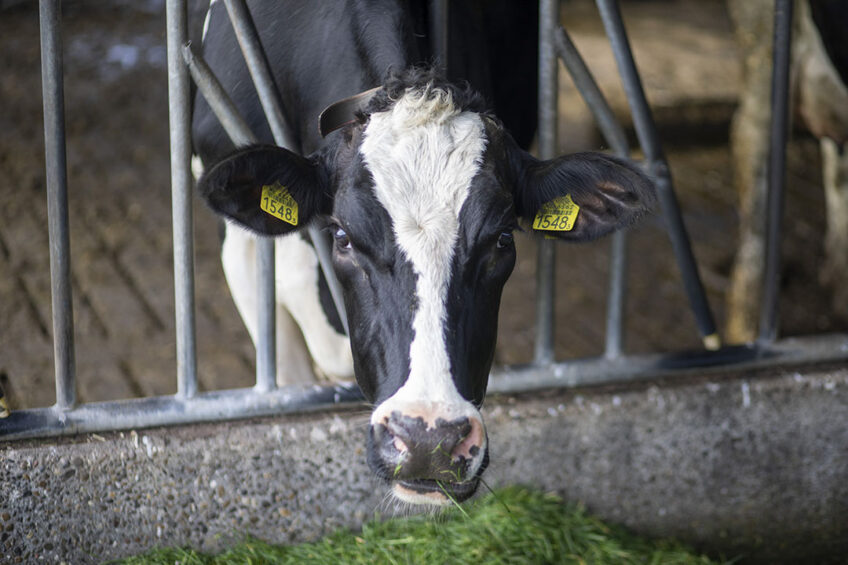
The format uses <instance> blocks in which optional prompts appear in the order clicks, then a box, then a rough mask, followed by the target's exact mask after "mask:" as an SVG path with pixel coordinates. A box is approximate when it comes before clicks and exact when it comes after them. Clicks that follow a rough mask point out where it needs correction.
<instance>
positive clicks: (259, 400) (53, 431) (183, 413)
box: [0, 334, 848, 441]
mask: <svg viewBox="0 0 848 565" xmlns="http://www.w3.org/2000/svg"><path fill="white" fill-rule="evenodd" d="M846 361H848V334H832V335H825V336H816V337H812V338H810V337H806V338H795V339H786V340H779V341H775V342H773V343H771V344H768V346H767V347H760V346H758V345H753V346H739V347H727V348H723V349H721V350H720V351H716V352H710V351H695V352H682V353H671V354H649V355H633V356H624V357H620V358H618V359H605V358H602V357H595V358H590V359H578V360H570V361H568V362H565V363H556V364H553V365H550V366H547V367H540V366H538V365H527V366H522V367H507V368H502V369H500V370H497V371H495V372H493V373H492V375H491V376H490V378H489V387H488V389H489V393H490V394H516V393H523V392H532V391H538V390H545V389H562V388H571V387H577V386H597V385H604V384H613V383H627V382H645V381H651V380H655V379H658V378H664V377H668V376H672V375H674V376H678V375H692V376H701V377H702V376H708V375H726V374H727V373H728V372H729V371H730V370H731V369H732V370H738V371H752V370H761V369H776V368H779V369H780V370H781V371H788V370H793V369H795V368H800V367H803V366H812V365H820V364H821V363H844V362H846ZM361 402H362V396H361V393H360V391H359V389H358V387H357V386H356V385H355V384H353V383H351V384H348V385H340V386H336V387H313V386H307V387H303V386H288V387H281V388H279V389H277V390H275V391H272V392H270V393H265V394H259V393H257V392H256V391H255V390H253V389H249V388H248V389H238V390H229V391H216V392H208V393H200V394H198V395H197V396H196V397H195V398H194V399H192V400H190V401H185V400H183V399H181V398H179V397H176V396H166V397H161V396H160V397H155V398H142V399H132V400H122V401H117V402H102V403H88V404H84V405H82V406H80V407H78V408H76V409H74V410H71V411H69V412H66V413H63V414H59V413H57V412H56V411H55V410H52V409H49V408H43V409H34V410H18V411H14V412H12V413H11V414H10V415H9V417H8V418H5V419H0V441H6V440H17V439H27V438H37V437H48V436H60V435H73V434H80V433H87V432H102V431H115V430H121V429H139V428H145V427H153V426H165V425H174V424H187V423H195V422H204V421H221V420H226V419H238V418H252V417H259V416H268V415H276V414H283V413H293V412H306V411H315V410H324V409H330V408H333V407H338V406H342V405H348V406H349V405H351V404H352V403H356V404H355V405H356V406H361Z"/></svg>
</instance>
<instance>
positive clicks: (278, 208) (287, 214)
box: [259, 182, 297, 226]
mask: <svg viewBox="0 0 848 565" xmlns="http://www.w3.org/2000/svg"><path fill="white" fill-rule="evenodd" d="M259 207H260V208H262V210H264V211H265V212H267V213H269V214H271V215H272V216H274V217H275V218H279V219H280V220H283V221H284V222H287V223H289V224H291V225H293V226H296V225H297V201H296V200H295V199H294V197H293V196H292V195H291V194H289V191H288V189H287V188H286V187H284V186H283V185H281V184H280V183H278V182H276V183H274V184H272V185H266V186H263V187H262V199H261V200H260V202H259Z"/></svg>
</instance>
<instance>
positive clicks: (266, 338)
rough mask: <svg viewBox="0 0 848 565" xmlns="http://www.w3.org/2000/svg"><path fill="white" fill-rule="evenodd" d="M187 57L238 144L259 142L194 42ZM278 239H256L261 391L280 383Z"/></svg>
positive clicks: (258, 380)
mask: <svg viewBox="0 0 848 565" xmlns="http://www.w3.org/2000/svg"><path fill="white" fill-rule="evenodd" d="M183 57H184V59H185V62H186V65H187V66H188V69H189V72H190V73H191V76H192V78H193V79H194V82H195V84H197V88H198V90H199V91H200V93H201V94H202V95H203V97H204V98H206V101H207V102H208V103H209V107H210V108H211V109H212V112H213V113H214V114H215V116H216V117H217V118H218V121H220V122H221V125H222V126H223V128H224V131H226V132H227V135H228V136H229V137H230V139H231V140H232V142H233V144H234V145H236V146H241V145H249V144H251V143H256V141H257V140H256V135H255V134H254V133H253V132H252V131H251V130H250V126H248V125H247V122H245V121H244V118H243V117H242V116H241V114H239V111H238V109H237V108H236V105H235V104H234V103H233V101H232V99H231V98H230V96H229V95H228V94H227V92H226V91H225V90H224V88H223V87H222V86H221V83H220V82H218V79H217V78H216V77H215V75H214V73H213V72H212V70H211V69H210V68H209V66H208V65H207V64H206V61H204V60H203V58H202V57H199V56H198V55H196V54H195V53H194V51H193V50H192V48H191V46H190V45H185V46H183ZM275 263H276V258H275V256H274V240H273V239H270V238H264V237H257V238H256V271H257V296H256V307H257V312H256V316H257V319H256V322H257V323H256V326H257V333H258V335H257V338H256V389H257V390H258V391H261V392H268V391H270V390H274V388H276V386H277V384H276V383H277V337H276V334H277V305H276V297H275V294H276V291H275V288H274V275H275V273H276V264H275Z"/></svg>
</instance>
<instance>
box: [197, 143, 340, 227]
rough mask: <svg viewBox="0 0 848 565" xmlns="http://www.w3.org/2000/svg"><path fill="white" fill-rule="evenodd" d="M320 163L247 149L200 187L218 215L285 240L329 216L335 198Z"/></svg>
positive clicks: (218, 166) (264, 148) (204, 178)
mask: <svg viewBox="0 0 848 565" xmlns="http://www.w3.org/2000/svg"><path fill="white" fill-rule="evenodd" d="M328 185H329V181H328V176H327V174H326V172H325V170H324V168H323V165H322V164H321V161H320V157H318V156H315V157H309V158H307V157H301V156H300V155H297V154H295V153H292V152H291V151H288V150H287V149H283V148H281V147H275V146H269V145H252V146H248V147H243V148H241V149H239V150H238V151H236V152H235V153H233V154H232V155H230V156H228V157H226V158H224V159H223V160H221V161H220V162H218V163H217V164H215V165H214V166H213V167H212V168H211V169H209V171H207V172H206V174H204V175H203V176H202V177H201V179H200V180H199V181H198V183H197V187H198V190H199V191H200V195H201V196H202V197H203V199H204V200H205V201H206V203H207V204H209V206H210V207H211V208H212V210H214V211H215V212H216V213H218V214H220V215H222V216H224V217H226V218H229V219H230V220H233V221H235V222H236V223H238V224H239V225H241V226H244V227H246V228H247V229H249V230H252V231H254V232H256V233H259V234H262V235H272V236H273V235H283V234H287V233H289V232H291V231H294V230H297V229H300V228H301V227H303V226H305V225H306V224H308V223H309V222H310V221H312V219H313V218H315V217H316V216H320V215H324V214H329V213H330V211H331V208H332V201H333V198H332V194H331V191H330V189H329V186H328Z"/></svg>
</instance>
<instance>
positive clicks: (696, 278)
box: [597, 0, 721, 350]
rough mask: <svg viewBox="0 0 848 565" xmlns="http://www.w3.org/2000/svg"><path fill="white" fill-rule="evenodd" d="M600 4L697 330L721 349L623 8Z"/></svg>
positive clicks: (604, 0)
mask: <svg viewBox="0 0 848 565" xmlns="http://www.w3.org/2000/svg"><path fill="white" fill-rule="evenodd" d="M597 4H598V11H599V12H600V14H601V19H602V20H603V23H604V28H605V29H606V32H607V37H608V38H609V41H610V45H611V46H612V50H613V55H614V56H615V60H616V64H617V65H618V70H619V73H620V74H621V80H622V83H623V85H624V91H625V93H626V94H627V101H628V103H629V104H630V110H631V112H632V114H633V125H634V127H635V128H636V135H637V137H638V138H639V144H640V145H641V146H642V150H643V152H644V153H645V160H646V161H647V163H648V167H649V172H650V173H651V174H652V175H653V177H654V179H655V184H656V187H657V195H658V197H659V201H660V205H661V206H662V209H663V214H664V215H665V219H666V223H667V229H668V234H669V237H670V239H671V245H672V249H673V250H674V255H675V257H676V258H677V264H678V266H679V268H680V272H681V276H682V278H683V286H684V289H685V290H686V294H687V296H688V298H689V303H690V305H691V307H692V311H693V312H694V314H695V321H696V323H697V325H698V330H699V331H700V333H701V337H702V340H703V343H704V347H706V348H707V349H709V350H715V349H718V348H719V347H720V346H721V339H720V338H719V335H718V332H717V330H716V325H715V320H714V319H713V314H712V311H711V310H710V305H709V302H708V301H707V296H706V292H704V286H703V284H702V283H701V277H700V275H699V274H698V266H697V264H696V262H695V257H694V255H693V254H692V245H691V242H690V241H689V235H688V233H687V232H686V226H685V225H684V224H683V218H682V216H681V213H680V206H679V204H678V202H677V196H676V195H675V193H674V187H673V185H672V181H671V172H670V170H669V168H668V163H667V162H666V160H665V156H664V155H663V151H662V147H661V144H660V141H659V136H658V134H657V128H656V125H655V124H654V119H653V115H652V114H651V109H650V107H649V106H648V101H647V98H646V97H645V91H644V89H643V88H642V81H641V79H640V78H639V72H638V70H637V69H636V63H635V61H634V60H633V52H632V51H631V49H630V42H629V40H628V38H627V32H626V30H625V28H624V23H623V21H622V18H621V10H620V9H619V5H618V2H617V0H597Z"/></svg>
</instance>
